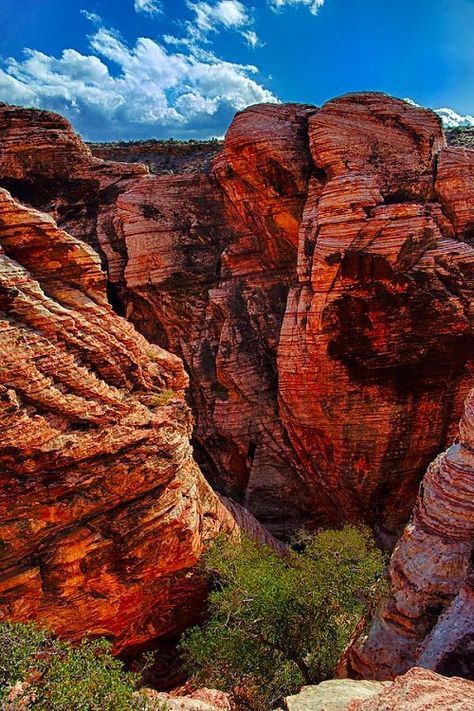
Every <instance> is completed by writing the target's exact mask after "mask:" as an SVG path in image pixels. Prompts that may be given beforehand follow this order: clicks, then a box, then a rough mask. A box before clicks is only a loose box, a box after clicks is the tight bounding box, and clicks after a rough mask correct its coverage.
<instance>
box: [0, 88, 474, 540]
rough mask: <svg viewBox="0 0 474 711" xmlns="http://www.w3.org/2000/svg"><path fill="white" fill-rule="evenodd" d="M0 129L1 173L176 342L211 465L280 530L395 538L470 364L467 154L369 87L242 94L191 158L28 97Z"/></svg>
mask: <svg viewBox="0 0 474 711" xmlns="http://www.w3.org/2000/svg"><path fill="white" fill-rule="evenodd" d="M0 128H1V133H0V141H1V144H0V185H1V184H3V185H6V186H7V187H9V188H10V189H11V190H12V191H13V192H14V193H15V195H18V196H19V197H21V198H23V199H25V200H26V201H27V202H29V203H32V204H34V205H35V206H37V207H40V208H41V209H45V210H47V211H48V212H50V213H51V214H53V215H54V216H55V217H56V218H57V219H58V220H59V223H60V225H61V226H62V227H64V228H65V229H67V230H68V231H70V232H71V233H72V234H74V235H76V236H79V237H81V238H84V239H86V240H87V241H88V242H89V243H90V244H91V245H92V246H94V248H95V249H97V250H98V251H99V253H100V254H101V257H102V261H103V264H104V266H106V267H107V270H108V289H109V298H110V300H111V302H112V303H113V304H114V307H115V308H116V310H117V311H119V313H123V314H126V316H127V318H128V319H129V320H130V321H131V322H132V323H134V324H135V326H136V327H137V329H138V330H139V331H141V332H142V333H143V334H145V335H146V337H147V338H148V339H149V340H151V341H154V342H156V343H159V344H160V345H162V346H163V347H165V348H168V349H170V350H171V351H172V352H174V353H176V354H178V355H180V356H181V357H182V358H183V360H184V362H185V366H186V369H187V371H188V373H189V375H190V380H191V387H190V396H191V404H192V407H193V409H194V412H195V415H196V429H195V442H196V455H197V456H198V458H199V461H200V463H201V465H202V466H203V468H204V470H205V472H206V475H207V477H208V479H209V480H210V481H211V482H212V483H213V484H214V485H216V486H217V487H218V488H219V490H220V491H221V492H223V493H225V494H227V495H231V496H232V497H233V498H235V499H236V500H238V501H240V502H243V503H245V505H246V506H248V507H249V508H250V509H251V510H252V511H253V512H254V513H255V514H256V515H257V516H258V518H259V519H260V520H261V521H263V522H264V523H265V524H266V525H268V526H270V527H271V528H272V530H273V531H275V532H278V533H280V534H285V533H289V532H290V531H291V530H292V529H294V528H297V527H300V526H301V525H308V526H314V525H320V524H337V523H339V522H340V521H341V520H347V519H351V520H360V519H362V520H364V521H367V522H368V523H370V524H371V525H373V526H374V527H375V529H376V530H377V531H378V533H379V536H380V538H381V540H382V541H386V542H387V544H390V543H391V542H393V540H394V536H395V535H396V533H397V532H398V531H400V530H401V528H402V527H403V525H404V524H405V523H406V521H407V519H408V517H409V513H410V511H411V507H412V505H413V502H414V499H415V497H416V491H417V487H418V483H419V481H420V478H421V476H422V475H423V472H424V470H425V469H426V466H427V464H428V463H429V461H430V460H432V459H433V457H434V456H435V455H436V454H437V453H438V452H439V451H442V449H444V448H445V447H446V446H447V445H448V444H449V443H450V441H452V437H453V436H454V434H455V430H456V423H457V420H458V419H459V417H460V415H461V411H462V403H463V400H464V398H465V396H466V394H467V391H468V388H469V382H470V380H471V379H472V358H471V353H472V347H473V345H474V339H473V335H474V331H473V313H472V307H471V304H472V302H473V301H472V300H473V295H474V294H473V290H474V282H473V266H474V249H473V247H472V234H471V233H472V225H473V224H474V202H473V201H472V199H471V198H470V196H471V195H472V180H473V177H472V176H473V170H474V167H473V166H474V152H472V151H469V150H465V149H462V148H446V147H445V140H444V136H443V133H442V130H441V126H440V122H439V120H438V118H437V117H436V116H435V114H433V113H432V112H429V111H425V110H423V109H420V108H417V107H413V106H411V105H408V104H405V103H404V102H402V101H399V100H396V99H391V98H389V97H386V96H384V95H380V94H355V95H349V96H346V97H342V98H340V99H336V100H334V101H331V102H329V103H328V104H326V105H325V106H324V107H323V108H322V109H320V110H317V109H316V108H314V107H307V106H302V105H286V106H285V105H282V106H274V105H265V106H256V107H251V108H249V109H247V110H246V111H244V112H242V113H241V114H238V115H237V116H236V118H235V120H234V122H233V124H232V126H231V128H230V129H229V131H228V134H227V137H226V140H225V142H224V146H223V149H222V151H221V152H220V153H219V154H218V156H217V157H216V159H215V161H214V163H213V166H212V168H211V169H210V171H209V172H208V173H196V174H193V173H185V174H181V175H167V176H163V175H148V174H146V169H145V168H144V167H141V166H137V165H133V164H127V165H123V164H115V163H107V162H105V163H104V162H102V161H100V160H99V159H97V158H95V157H93V156H92V155H91V154H90V152H89V151H88V149H87V148H86V147H85V146H84V145H83V144H81V143H80V141H79V139H77V137H75V136H74V134H73V133H72V131H71V129H70V127H69V126H68V124H67V123H66V122H64V120H62V119H58V118H57V117H54V115H52V114H46V113H45V112H34V111H25V110H21V109H12V108H9V107H3V108H0ZM53 147H54V150H53ZM56 155H58V156H59V157H58V159H56V158H55V156H56ZM41 156H43V157H44V161H45V165H46V167H45V168H44V169H43V168H42V167H41V161H42V158H41ZM65 156H67V157H68V160H66V158H65ZM31 166H34V169H33V168H31ZM40 188H41V189H40ZM86 193H87V194H86Z"/></svg>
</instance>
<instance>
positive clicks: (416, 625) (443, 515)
mask: <svg viewBox="0 0 474 711" xmlns="http://www.w3.org/2000/svg"><path fill="white" fill-rule="evenodd" d="M473 543H474V390H472V391H471V392H470V394H469V396H468V398H467V400H466V404H465V409H464V415H463V418H462V420H461V423H460V425H459V435H458V437H457V440H456V442H455V444H453V445H452V446H451V447H450V448H449V449H448V450H447V451H446V452H444V453H443V454H441V455H440V456H438V457H437V458H436V459H435V460H434V462H433V463H432V464H431V465H430V466H429V468H428V471H427V473H426V475H425V477H424V479H423V482H422V484H421V487H420V492H419V496H418V499H417V502H416V506H415V509H414V513H413V516H412V519H411V521H410V523H409V524H408V525H407V527H406V528H405V531H404V533H403V535H402V537H401V538H400V540H399V541H398V543H397V546H396V548H395V551H394V553H393V556H392V559H391V562H390V592H389V596H388V598H387V600H386V601H385V602H384V604H383V606H382V609H381V610H380V611H378V613H377V615H376V616H375V619H374V621H373V622H372V625H371V627H370V629H369V631H368V633H367V634H366V635H363V636H362V637H360V638H359V639H357V640H356V641H355V642H354V643H353V644H352V645H351V646H350V647H349V649H348V650H347V652H346V654H345V656H344V659H343V662H342V665H341V673H342V674H348V675H350V676H356V677H362V678H374V679H389V678H393V677H395V676H397V675H399V674H402V673H404V672H405V671H407V670H408V669H410V668H411V667H413V666H415V665H418V666H421V667H424V668H427V669H432V670H434V671H438V672H440V673H441V674H446V675H453V674H456V675H461V676H465V677H467V678H470V679H474V571H473V568H472V564H473V558H472V555H473Z"/></svg>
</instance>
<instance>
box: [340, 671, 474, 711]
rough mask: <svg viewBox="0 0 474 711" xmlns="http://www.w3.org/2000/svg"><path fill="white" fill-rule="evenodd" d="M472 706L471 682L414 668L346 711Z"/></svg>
mask: <svg viewBox="0 0 474 711" xmlns="http://www.w3.org/2000/svg"><path fill="white" fill-rule="evenodd" d="M473 706H474V684H473V683H472V681H467V680H466V679H459V678H456V677H450V678H447V677H445V676H441V675H440V674H434V673H433V672H430V671H426V670H425V669H418V668H415V669H411V670H410V671H409V672H407V673H406V674H404V675H403V676H400V677H398V679H395V681H394V682H393V684H391V685H390V686H389V687H388V688H387V689H384V690H383V691H381V692H380V693H379V694H377V695H376V696H372V698H370V699H367V700H365V701H353V702H352V703H351V704H349V706H348V709H347V711H401V710H402V709H403V711H470V709H472V708H473Z"/></svg>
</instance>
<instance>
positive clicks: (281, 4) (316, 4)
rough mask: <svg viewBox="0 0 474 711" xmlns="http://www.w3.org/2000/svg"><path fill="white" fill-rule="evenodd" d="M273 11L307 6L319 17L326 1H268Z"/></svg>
mask: <svg viewBox="0 0 474 711" xmlns="http://www.w3.org/2000/svg"><path fill="white" fill-rule="evenodd" d="M268 2H269V4H270V7H271V8H272V10H282V9H283V8H285V7H288V6H290V5H292V6H297V5H301V6H306V7H307V8H308V9H309V11H310V12H311V13H312V14H313V15H317V14H318V12H319V10H320V8H321V7H322V6H323V5H324V2H325V0H268Z"/></svg>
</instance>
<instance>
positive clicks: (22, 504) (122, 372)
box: [0, 189, 269, 650]
mask: <svg viewBox="0 0 474 711" xmlns="http://www.w3.org/2000/svg"><path fill="white" fill-rule="evenodd" d="M187 382H188V379H187V376H186V374H185V372H184V370H183V367H182V363H181V361H180V360H179V358H177V357H176V356H174V355H172V354H170V353H168V352H166V351H164V350H162V349H161V348H160V347H158V346H156V345H152V344H149V343H147V342H146V340H145V339H144V338H143V336H141V335H139V334H138V333H137V331H136V330H135V329H134V327H133V326H132V325H131V324H130V323H128V322H127V321H125V320H124V319H122V318H120V317H118V316H117V315H116V314H115V313H114V312H113V310H112V308H111V306H110V305H109V304H108V302H107V298H106V292H105V274H104V273H103V272H102V271H101V269H100V261H99V258H98V256H97V254H96V253H95V252H94V251H93V250H92V249H91V247H89V246H87V245H86V244H84V243H82V242H80V241H78V240H77V239H76V238H74V237H72V236H70V235H69V234H67V233H65V232H63V231H62V230H59V229H58V228H57V227H56V224H55V223H54V221H53V219H52V218H51V217H50V216H48V215H46V214H42V213H39V212H37V211H35V210H33V209H31V208H26V207H24V206H22V205H20V204H19V203H18V202H16V201H15V200H14V199H13V198H12V197H11V196H10V194H9V193H8V192H7V191H5V190H3V189H2V190H0V433H1V437H0V540H1V546H0V615H1V617H3V618H5V617H8V618H9V619H12V620H22V621H24V620H36V619H40V620H41V621H42V622H43V623H45V624H47V625H48V626H50V627H51V629H53V630H54V631H56V632H58V633H60V634H61V635H64V636H66V637H70V638H73V639H76V638H80V637H83V636H84V635H85V634H91V635H105V636H107V637H109V638H111V639H112V640H114V642H115V649H116V650H120V649H122V648H123V647H125V646H127V645H139V644H140V643H142V642H144V641H147V640H149V639H151V638H153V637H157V636H160V635H164V634H171V633H175V632H178V631H179V630H181V629H183V627H184V626H185V625H186V623H188V622H189V621H190V620H191V619H192V618H193V617H194V616H195V615H196V613H199V612H200V610H201V607H202V603H203V600H204V590H203V583H202V582H200V581H199V579H198V578H197V577H195V576H194V575H193V573H192V570H191V569H192V567H193V566H194V564H195V563H196V561H197V559H198V558H199V556H200V554H201V552H202V549H203V545H204V543H205V541H206V540H208V539H209V538H211V537H213V536H215V535H217V534H218V533H219V532H221V531H222V532H226V533H228V534H229V535H231V534H233V533H235V535H238V531H239V527H238V525H237V523H236V521H235V519H234V517H233V515H232V514H231V513H230V512H229V511H228V510H227V508H226V507H225V506H224V504H223V503H222V502H221V501H220V500H219V499H218V497H217V496H216V495H215V494H214V492H213V491H212V490H211V488H210V487H209V485H208V484H207V482H206V481H205V480H204V478H203V476H202V474H201V472H200V471H199V469H198V467H197V465H196V464H195V462H194V460H193V457H192V450H191V446H190V443H189V438H190V435H191V430H192V421H191V415H190V411H189V409H188V407H187V405H186V404H185V402H184V389H185V388H186V386H187ZM234 511H235V513H236V514H237V515H238V516H239V523H240V524H241V525H242V526H243V527H248V525H249V526H250V529H251V531H252V532H253V533H255V534H256V535H257V537H260V539H261V540H269V538H268V535H267V534H266V533H265V532H264V531H263V530H262V529H261V528H259V527H258V525H257V523H256V522H255V521H254V520H253V519H252V520H250V519H251V517H250V516H249V514H247V513H245V512H242V511H239V510H238V508H236V507H234ZM249 520H250V523H249Z"/></svg>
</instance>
